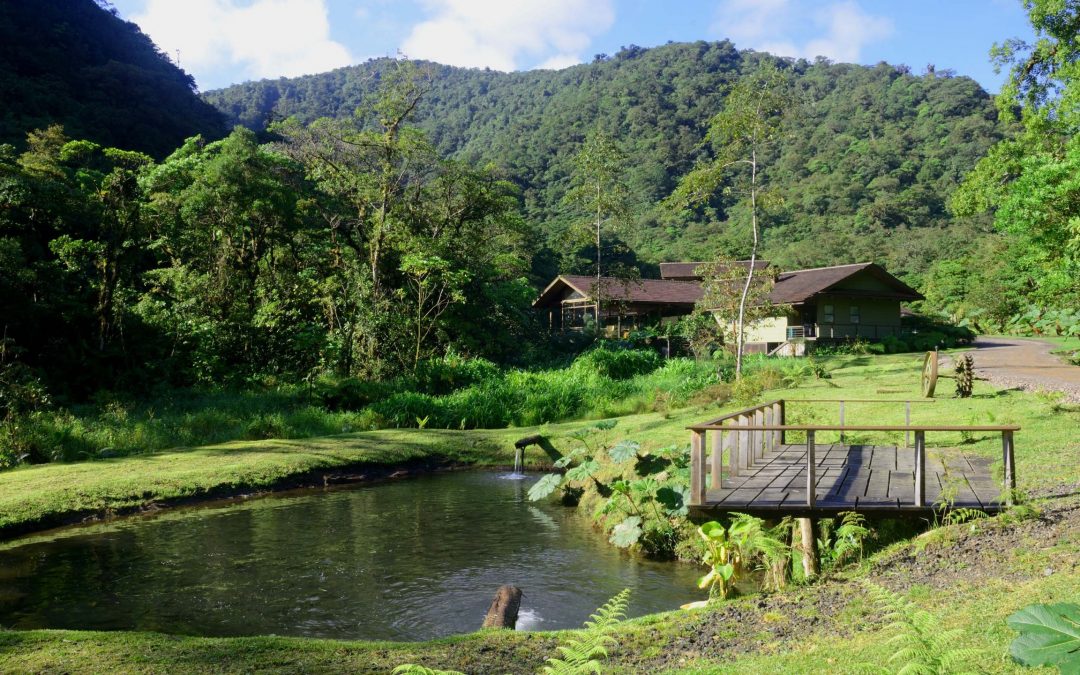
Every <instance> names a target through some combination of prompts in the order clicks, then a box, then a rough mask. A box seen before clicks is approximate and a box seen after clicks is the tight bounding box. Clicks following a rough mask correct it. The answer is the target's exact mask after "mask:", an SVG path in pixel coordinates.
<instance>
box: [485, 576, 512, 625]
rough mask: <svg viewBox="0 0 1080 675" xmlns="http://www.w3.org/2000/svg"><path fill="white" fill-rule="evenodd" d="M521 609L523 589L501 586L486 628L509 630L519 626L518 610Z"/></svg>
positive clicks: (486, 617)
mask: <svg viewBox="0 0 1080 675" xmlns="http://www.w3.org/2000/svg"><path fill="white" fill-rule="evenodd" d="M520 608H521V589H520V588H518V587H517V586H510V585H506V586H500V587H499V590H498V591H497V592H496V593H495V599H494V600H492V601H491V607H489V608H488V611H487V616H485V617H484V626H483V627H484V628H509V629H510V630H513V629H514V626H516V625H517V618H518V609H520Z"/></svg>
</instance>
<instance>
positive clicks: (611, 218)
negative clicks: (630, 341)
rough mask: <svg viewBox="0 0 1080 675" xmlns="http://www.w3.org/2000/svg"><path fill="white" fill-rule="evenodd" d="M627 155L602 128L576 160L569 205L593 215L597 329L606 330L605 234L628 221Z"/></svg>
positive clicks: (588, 141) (567, 197)
mask: <svg viewBox="0 0 1080 675" xmlns="http://www.w3.org/2000/svg"><path fill="white" fill-rule="evenodd" d="M625 164H626V154H625V153H623V151H622V150H621V149H620V148H619V146H618V145H617V144H616V143H615V140H614V139H613V138H611V136H609V135H607V134H606V133H604V132H603V131H601V130H600V129H595V130H593V131H592V132H591V133H590V134H589V135H588V136H587V137H586V138H585V143H584V144H583V145H582V146H581V150H580V151H578V154H577V157H575V159H574V165H575V173H574V176H573V187H571V189H570V191H569V192H567V194H566V198H565V200H566V202H567V203H570V204H575V205H577V206H578V207H579V208H581V209H582V210H583V211H586V212H588V213H589V217H590V220H591V223H590V225H591V229H592V231H593V232H594V233H595V238H596V287H595V288H594V289H593V294H594V295H595V301H596V327H597V329H600V330H602V329H603V325H602V324H601V319H600V310H601V302H602V301H601V295H602V289H601V287H600V279H601V276H602V262H601V250H602V233H603V230H604V226H605V225H610V224H612V223H618V222H619V221H621V220H623V219H625V217H626V215H627V212H628V209H627V201H628V194H629V191H628V189H627V187H626V184H625V183H624V182H623V172H624V170H625Z"/></svg>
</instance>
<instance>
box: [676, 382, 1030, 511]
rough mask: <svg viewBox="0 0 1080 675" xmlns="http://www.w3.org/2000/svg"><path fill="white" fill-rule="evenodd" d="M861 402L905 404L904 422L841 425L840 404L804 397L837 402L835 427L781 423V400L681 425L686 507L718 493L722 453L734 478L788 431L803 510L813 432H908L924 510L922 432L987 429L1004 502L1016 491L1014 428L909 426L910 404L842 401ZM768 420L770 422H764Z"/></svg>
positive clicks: (812, 468)
mask: <svg viewBox="0 0 1080 675" xmlns="http://www.w3.org/2000/svg"><path fill="white" fill-rule="evenodd" d="M854 401H859V402H865V403H893V402H903V403H907V404H908V405H907V415H908V419H907V423H906V424H904V425H902V426H901V425H888V424H883V425H863V424H859V425H845V424H844V420H843V414H844V413H843V410H844V408H843V403H842V402H840V401H839V399H836V400H831V399H830V400H822V399H804V400H801V401H798V402H807V403H809V402H816V403H822V402H837V403H841V409H840V410H841V412H840V415H841V420H840V424H835V425H817V424H785V423H784V421H785V420H784V417H785V413H786V408H787V405H788V404H789V403H795V402H796V401H784V400H782V399H780V400H775V401H769V402H768V403H764V404H762V405H759V406H755V407H752V408H745V409H743V410H738V411H735V412H733V413H728V414H727V415H724V416H722V417H717V418H716V419H713V420H709V421H708V422H703V423H701V424H695V425H692V426H690V427H687V428H688V429H689V430H690V505H691V506H701V505H704V504H705V503H706V502H707V498H706V493H707V490H708V489H719V488H722V487H723V486H724V485H723V483H724V481H723V452H724V451H725V450H726V451H727V452H728V464H729V469H728V475H729V476H732V477H737V476H738V475H739V472H740V471H744V470H747V469H749V468H750V466H751V465H752V464H753V460H754V459H758V458H761V457H763V456H764V454H765V453H767V452H770V451H774V450H777V449H778V448H779V447H780V446H781V445H784V444H785V441H786V434H787V432H789V431H798V432H804V433H805V434H806V441H805V443H806V506H807V507H810V508H813V507H814V505H815V501H816V498H817V494H816V487H817V458H816V456H815V452H816V442H815V435H816V434H817V433H818V432H839V433H840V436H841V438H843V435H844V433H845V432H849V431H877V432H897V431H903V432H906V433H908V434H914V436H915V444H914V447H913V450H914V453H915V500H914V503H915V506H919V507H924V506H926V505H927V504H926V433H927V432H930V431H932V432H954V433H955V432H960V433H964V432H975V431H982V432H987V431H993V432H1000V433H1001V446H1002V460H1003V462H1004V468H1005V471H1004V479H1005V481H1004V482H1005V488H1006V498H1010V496H1011V493H1012V491H1013V490H1015V489H1016V467H1015V461H1014V448H1013V433H1014V432H1016V431H1019V430H1020V427H1019V426H1014V425H965V426H957V425H915V426H912V425H911V423H910V404H911V403H912V402H915V401H879V400H868V399H854V400H852V399H847V400H846V402H848V403H851V402H854ZM769 418H771V421H770V419H769ZM710 432H712V433H713V434H714V435H713V439H712V453H711V458H710V461H709V462H706V456H705V448H706V447H707V442H708V434H709V433H710ZM707 486H708V487H707Z"/></svg>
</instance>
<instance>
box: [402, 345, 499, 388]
mask: <svg viewBox="0 0 1080 675" xmlns="http://www.w3.org/2000/svg"><path fill="white" fill-rule="evenodd" d="M498 375H499V367H498V366H496V365H495V364H494V363H492V362H491V361H488V360H486V359H469V358H465V357H463V356H460V355H458V354H455V353H453V352H450V353H448V354H446V356H442V357H440V358H434V359H426V360H424V361H421V362H420V363H419V364H418V366H417V368H416V372H415V373H413V377H412V382H411V384H412V387H411V388H413V389H414V390H415V391H418V392H420V393H423V394H431V395H432V396H442V395H444V394H449V393H450V392H453V391H457V390H458V389H462V388H464V387H468V386H470V385H473V384H478V383H480V382H484V381H487V380H491V379H494V378H496V377H498Z"/></svg>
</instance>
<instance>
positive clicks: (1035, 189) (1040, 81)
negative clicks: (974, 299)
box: [950, 0, 1080, 312]
mask: <svg viewBox="0 0 1080 675" xmlns="http://www.w3.org/2000/svg"><path fill="white" fill-rule="evenodd" d="M1025 8H1026V9H1027V13H1028V17H1029V19H1030V21H1031V24H1032V27H1033V28H1034V29H1035V33H1036V34H1037V35H1038V40H1037V41H1036V42H1035V43H1034V44H1027V43H1025V42H1024V41H1022V40H1017V39H1011V40H1007V41H1006V42H1004V43H1002V44H998V45H994V48H993V49H992V50H991V56H992V58H993V60H994V62H995V64H996V66H997V67H998V68H999V69H1000V68H1008V69H1009V79H1008V81H1007V82H1006V84H1005V86H1004V87H1003V88H1002V91H1001V94H1000V95H999V96H998V107H999V110H1000V112H1001V114H1002V115H1003V116H1005V117H1007V118H1012V117H1015V115H1016V114H1017V112H1019V116H1020V121H1021V122H1022V124H1023V130H1022V131H1021V132H1020V133H1018V134H1017V135H1016V136H1015V137H1013V138H1008V139H1006V140H1003V141H1001V142H1000V143H998V144H997V145H995V146H994V147H993V148H992V149H991V150H990V151H989V153H988V154H987V155H986V156H985V157H984V158H983V159H982V160H980V161H979V163H978V164H977V165H976V166H975V168H974V169H973V170H972V171H971V173H969V174H968V175H967V176H966V177H965V179H964V183H963V185H962V186H961V187H960V189H959V190H957V192H956V193H955V194H954V195H953V197H952V199H951V200H950V208H951V209H952V211H953V212H954V213H955V214H958V215H967V214H973V213H979V212H983V211H989V212H992V213H993V214H994V224H995V226H996V228H997V229H998V230H999V231H1001V232H1002V233H1003V234H1004V235H1005V236H1006V237H1007V238H1008V241H1009V247H1008V253H1009V257H1010V264H1011V266H1012V267H1014V268H1016V269H1017V270H1018V271H1019V272H1020V274H1019V275H1018V276H1019V278H1018V279H1017V281H1018V283H1019V285H1018V286H1016V287H1015V288H1014V289H1013V291H1014V292H1016V293H1018V294H1020V295H1021V296H1023V297H1024V299H1025V301H1026V302H1027V303H1028V304H1030V305H1033V306H1034V307H1035V308H1036V310H1037V311H1038V312H1044V311H1047V310H1051V309H1068V308H1072V307H1075V306H1076V305H1077V304H1080V287H1078V286H1077V284H1076V279H1077V278H1080V133H1078V132H1080V42H1078V41H1077V39H1076V36H1077V34H1078V33H1080V3H1078V2H1076V1H1075V0H1027V1H1026V2H1025Z"/></svg>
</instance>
